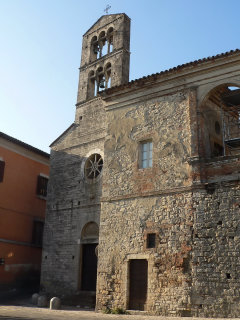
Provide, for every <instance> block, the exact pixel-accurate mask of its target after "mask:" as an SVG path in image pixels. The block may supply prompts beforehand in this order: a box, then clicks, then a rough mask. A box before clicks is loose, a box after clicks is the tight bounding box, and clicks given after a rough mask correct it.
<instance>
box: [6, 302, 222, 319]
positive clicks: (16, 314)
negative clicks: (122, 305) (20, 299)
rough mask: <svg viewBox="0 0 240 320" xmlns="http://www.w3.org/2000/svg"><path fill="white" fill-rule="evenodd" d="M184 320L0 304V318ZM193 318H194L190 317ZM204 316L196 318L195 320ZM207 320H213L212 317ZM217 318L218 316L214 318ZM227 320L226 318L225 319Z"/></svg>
mask: <svg viewBox="0 0 240 320" xmlns="http://www.w3.org/2000/svg"><path fill="white" fill-rule="evenodd" d="M3 319H4V320H10V319H11V320H98V319H99V320H121V319H125V320H130V319H131V320H182V318H180V317H159V316H146V315H112V314H102V313H96V312H94V311H86V310H81V309H77V308H72V309H69V308H68V309H66V308H64V309H62V310H49V309H47V308H37V307H34V306H30V305H25V306H12V305H0V320H3ZM188 319H189V320H192V319H193V318H188ZM196 319H197V320H203V319H204V318H195V320H196ZM205 320H211V319H210V318H208V319H206V318H205ZM212 320H213V319H212ZM214 320H216V318H215V319H214ZM224 320H226V318H225V319H224Z"/></svg>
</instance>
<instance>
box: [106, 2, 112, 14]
mask: <svg viewBox="0 0 240 320" xmlns="http://www.w3.org/2000/svg"><path fill="white" fill-rule="evenodd" d="M109 9H111V6H110V5H109V4H108V5H107V6H106V9H104V11H105V12H106V14H108V10H109Z"/></svg>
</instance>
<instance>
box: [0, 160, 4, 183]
mask: <svg viewBox="0 0 240 320" xmlns="http://www.w3.org/2000/svg"><path fill="white" fill-rule="evenodd" d="M4 168H5V162H4V161H1V160H0V182H2V181H3V176H4Z"/></svg>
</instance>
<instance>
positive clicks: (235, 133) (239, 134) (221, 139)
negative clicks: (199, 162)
mask: <svg viewBox="0 0 240 320" xmlns="http://www.w3.org/2000/svg"><path fill="white" fill-rule="evenodd" d="M199 115H200V118H199V139H200V141H199V142H200V143H199V145H200V146H201V149H200V155H201V157H204V158H215V157H220V156H225V155H231V154H235V153H236V152H237V153H239V150H240V86H237V85H236V84H233V83H224V84H221V85H218V86H215V87H214V88H211V90H210V91H208V92H207V93H205V97H204V99H203V100H202V103H201V105H200V112H199Z"/></svg>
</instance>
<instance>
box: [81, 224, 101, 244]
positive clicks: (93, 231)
mask: <svg viewBox="0 0 240 320" xmlns="http://www.w3.org/2000/svg"><path fill="white" fill-rule="evenodd" d="M98 237H99V227H98V225H97V223H96V222H94V221H91V222H88V223H86V224H85V226H84V227H83V228H82V232H81V243H98Z"/></svg>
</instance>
